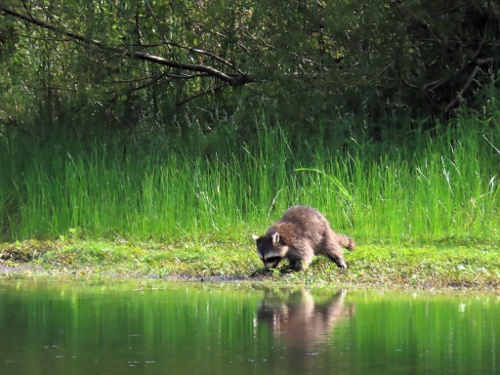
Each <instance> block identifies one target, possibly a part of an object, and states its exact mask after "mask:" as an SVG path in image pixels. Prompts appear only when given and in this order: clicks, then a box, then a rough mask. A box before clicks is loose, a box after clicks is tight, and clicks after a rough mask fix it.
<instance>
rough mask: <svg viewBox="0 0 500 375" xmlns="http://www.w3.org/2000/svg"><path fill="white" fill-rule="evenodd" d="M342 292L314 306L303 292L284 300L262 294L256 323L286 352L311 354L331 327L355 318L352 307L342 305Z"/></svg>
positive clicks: (270, 292)
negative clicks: (287, 350) (289, 350)
mask: <svg viewBox="0 0 500 375" xmlns="http://www.w3.org/2000/svg"><path fill="white" fill-rule="evenodd" d="M346 293H347V292H346V291H345V290H342V291H340V292H338V293H336V294H335V295H333V296H332V297H331V298H330V299H328V300H327V301H326V302H323V303H315V301H314V299H313V297H312V295H311V294H310V293H309V292H308V291H307V290H302V291H300V292H294V293H290V294H288V295H286V296H283V295H278V294H277V293H275V292H273V291H271V290H266V292H265V295H264V299H263V300H262V301H261V303H260V305H259V308H258V311H257V321H258V322H259V323H261V324H266V325H267V326H268V327H269V329H270V330H271V333H272V335H273V336H274V337H275V338H278V339H280V340H281V342H282V343H283V344H284V345H286V347H287V348H288V349H295V351H297V350H298V351H299V352H301V353H303V354H309V355H310V354H312V353H315V352H316V350H317V349H318V348H319V347H321V346H322V345H321V344H324V343H326V342H328V341H329V338H330V333H331V331H332V329H333V327H334V326H335V325H336V324H338V323H339V322H340V321H342V320H343V319H345V318H346V317H350V316H353V315H354V314H355V311H356V310H355V307H354V305H352V304H347V303H346V302H345V296H346Z"/></svg>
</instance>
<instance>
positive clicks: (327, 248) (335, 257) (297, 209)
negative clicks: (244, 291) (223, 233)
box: [253, 206, 355, 271]
mask: <svg viewBox="0 0 500 375" xmlns="http://www.w3.org/2000/svg"><path fill="white" fill-rule="evenodd" d="M253 238H254V239H255V241H256V243H257V253H258V255H259V257H260V259H261V260H262V263H263V264H264V267H265V268H266V269H272V268H276V267H278V265H279V264H280V262H281V261H282V260H283V259H285V258H286V259H288V261H289V263H290V268H291V269H293V270H295V271H303V270H305V269H306V268H307V267H308V266H309V264H310V263H311V261H312V259H313V258H314V256H315V255H318V254H321V255H324V256H326V257H327V258H329V259H330V260H331V261H333V262H334V263H335V264H336V265H337V266H338V267H339V268H341V269H345V268H347V264H346V262H345V260H344V255H343V251H342V247H344V248H346V249H349V250H354V248H355V243H354V240H353V239H352V238H350V237H348V236H346V235H343V234H339V233H335V232H334V231H333V230H332V228H331V227H330V223H329V222H328V220H327V219H326V218H325V217H324V216H323V214H322V213H321V212H319V211H318V210H317V209H315V208H312V207H308V206H292V207H290V208H289V209H288V210H287V211H286V212H285V214H284V215H283V216H282V217H281V219H279V220H278V221H277V222H276V223H274V224H273V225H272V226H271V227H270V228H269V229H268V230H267V232H266V233H265V234H264V235H263V236H261V237H257V236H254V237H253Z"/></svg>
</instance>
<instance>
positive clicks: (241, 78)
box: [0, 4, 254, 86]
mask: <svg viewBox="0 0 500 375" xmlns="http://www.w3.org/2000/svg"><path fill="white" fill-rule="evenodd" d="M0 12H2V13H3V14H6V15H9V16H13V17H16V18H18V19H21V20H23V21H25V22H28V23H31V24H34V25H37V26H39V27H42V28H44V29H47V30H50V31H53V32H55V33H59V34H63V35H65V36H67V37H68V38H70V39H71V40H73V41H75V42H79V43H84V44H87V45H89V46H93V47H97V48H99V49H102V50H105V51H107V52H113V53H116V54H119V55H125V56H128V57H131V58H134V59H137V60H144V61H149V62H152V63H155V64H159V65H163V66H168V67H170V68H175V69H179V70H185V71H190V72H198V73H205V74H206V75H207V76H210V77H214V78H217V79H219V80H221V81H223V82H225V83H226V84H227V85H231V86H238V85H244V84H246V83H249V82H254V79H252V78H250V77H249V76H248V75H246V74H244V73H243V72H241V71H240V70H238V69H236V68H233V69H234V72H224V71H222V70H219V69H217V68H215V67H212V66H209V65H204V64H190V63H183V62H179V61H172V60H168V59H166V58H164V57H162V56H158V55H152V54H149V53H145V52H140V51H129V50H127V49H125V48H121V47H111V46H108V45H106V44H105V43H103V42H102V41H100V40H97V39H92V38H87V37H85V36H83V35H80V34H77V33H73V32H70V31H67V30H65V29H63V28H62V27H58V26H56V25H53V24H50V23H47V22H45V21H42V20H39V19H37V18H35V17H34V16H33V15H32V14H31V13H29V14H21V13H18V12H16V11H14V10H12V9H9V8H8V7H6V6H5V5H2V4H0ZM171 45H175V44H174V43H171ZM179 48H188V47H179ZM189 50H190V51H191V52H198V53H202V54H205V55H210V56H212V57H213V58H214V59H215V60H217V61H224V62H225V60H224V59H222V58H221V57H218V56H216V55H215V54H213V53H210V52H207V51H202V50H198V49H195V48H189ZM226 65H227V64H226Z"/></svg>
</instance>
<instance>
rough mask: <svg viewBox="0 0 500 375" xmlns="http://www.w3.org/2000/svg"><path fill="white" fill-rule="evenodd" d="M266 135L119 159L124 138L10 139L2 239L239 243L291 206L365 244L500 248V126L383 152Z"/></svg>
mask: <svg viewBox="0 0 500 375" xmlns="http://www.w3.org/2000/svg"><path fill="white" fill-rule="evenodd" d="M464 121H465V120H464ZM480 127H481V126H480ZM260 129H261V130H260V131H259V133H258V134H256V135H255V139H254V140H253V141H252V142H248V143H238V142H229V141H227V142H226V141H225V140H224V139H221V140H219V141H218V143H215V144H212V145H211V150H214V149H215V151H212V152H210V153H208V154H207V153H205V152H204V150H201V149H200V148H199V147H198V145H195V144H192V145H189V146H190V147H187V148H185V149H184V150H182V151H179V148H177V150H176V151H173V149H172V148H170V147H169V146H165V145H164V141H161V142H160V141H158V142H154V141H150V142H147V143H146V142H142V143H141V142H132V141H127V144H126V146H127V147H126V153H124V147H123V140H114V141H111V142H107V143H105V142H103V141H102V140H95V141H92V142H90V143H89V142H83V141H78V140H75V141H72V140H69V139H64V140H61V139H59V140H58V139H54V140H46V141H45V142H34V141H33V140H26V139H23V140H22V139H15V140H12V139H5V138H2V139H0V141H1V142H2V143H3V145H2V147H1V150H0V165H1V172H0V177H1V181H0V210H1V212H2V216H1V217H0V218H1V220H2V227H1V234H2V237H3V240H22V239H27V238H33V237H37V238H57V237H59V236H71V235H79V236H85V237H87V238H94V237H99V238H110V239H114V238H116V237H125V238H137V239H153V240H166V241H177V240H179V239H182V238H190V239H195V240H196V239H205V238H207V237H210V238H211V239H213V240H218V239H223V238H224V239H225V238H228V237H229V238H231V239H235V240H239V239H242V238H244V237H248V236H249V235H250V234H251V233H252V232H261V231H263V230H264V229H265V228H266V227H267V226H268V225H269V224H270V223H271V222H272V221H273V220H276V219H277V218H278V217H279V216H280V215H281V214H282V213H283V212H284V210H286V208H287V207H289V206H290V205H293V204H307V205H311V206H314V207H317V208H318V209H320V210H321V211H323V212H324V213H325V215H326V216H327V217H328V219H329V220H330V222H331V223H332V226H333V227H334V229H336V230H338V231H339V232H345V233H347V234H349V235H352V236H354V237H355V238H356V239H357V240H358V242H361V243H396V244H397V243H405V242H412V243H426V242H435V241H448V240H451V241H457V240H459V241H462V240H464V239H477V240H481V241H488V242H489V241H498V240H499V238H500V219H499V217H500V202H499V201H500V199H499V198H500V194H499V190H500V189H499V178H500V176H499V173H500V154H499V153H498V150H496V149H495V148H499V147H500V135H499V134H497V133H498V132H497V131H496V129H495V128H494V127H491V126H489V127H488V126H482V127H481V128H480V129H477V127H476V129H475V128H473V127H468V126H457V127H456V129H458V130H451V129H448V130H445V131H443V132H440V133H441V135H439V136H434V137H431V136H430V135H428V134H424V133H415V134H414V135H412V136H411V137H409V138H408V139H409V140H410V141H409V142H408V143H407V144H404V143H403V144H397V145H396V144H395V145H394V147H392V148H390V147H389V151H384V152H381V151H380V147H378V145H377V144H374V143H371V142H369V141H366V140H364V139H363V137H362V136H360V137H357V138H356V137H354V136H353V137H352V138H350V139H343V140H342V142H339V141H337V140H335V139H329V138H327V137H324V138H319V139H318V138H316V139H314V140H308V139H306V138H304V137H298V136H296V135H294V134H290V133H287V132H286V131H284V130H282V129H281V128H280V127H279V126H276V125H274V126H272V125H271V124H264V125H263V126H262V127H260ZM387 146H388V145H384V147H385V148H386V149H387ZM389 146H390V145H389Z"/></svg>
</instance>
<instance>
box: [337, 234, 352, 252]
mask: <svg viewBox="0 0 500 375" xmlns="http://www.w3.org/2000/svg"><path fill="white" fill-rule="evenodd" d="M335 235H336V237H337V242H338V243H339V245H340V246H342V247H345V248H346V249H348V250H351V251H352V250H354V249H355V248H356V244H355V243H354V240H353V239H352V238H351V237H347V236H346V235H345V234H340V233H335Z"/></svg>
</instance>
